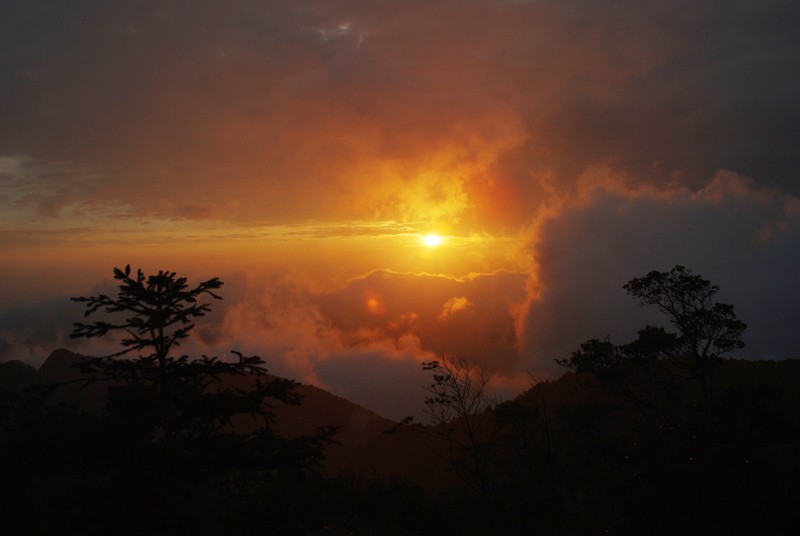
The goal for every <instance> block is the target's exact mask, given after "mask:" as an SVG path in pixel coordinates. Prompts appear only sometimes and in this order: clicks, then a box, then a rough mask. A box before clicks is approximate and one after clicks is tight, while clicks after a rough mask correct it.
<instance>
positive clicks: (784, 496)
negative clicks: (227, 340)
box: [0, 267, 800, 535]
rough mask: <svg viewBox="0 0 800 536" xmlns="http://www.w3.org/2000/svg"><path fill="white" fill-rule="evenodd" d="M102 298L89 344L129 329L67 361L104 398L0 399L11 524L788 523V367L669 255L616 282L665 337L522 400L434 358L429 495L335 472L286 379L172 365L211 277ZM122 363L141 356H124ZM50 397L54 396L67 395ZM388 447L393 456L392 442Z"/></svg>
mask: <svg viewBox="0 0 800 536" xmlns="http://www.w3.org/2000/svg"><path fill="white" fill-rule="evenodd" d="M115 277H116V279H117V280H118V281H119V283H120V286H119V293H118V295H117V296H116V297H108V296H103V295H98V296H94V297H88V298H77V299H76V300H77V301H79V302H81V303H84V304H85V305H86V307H87V309H86V311H87V316H91V315H94V314H97V313H100V314H104V316H103V318H102V320H98V321H94V322H92V323H80V324H76V329H75V332H74V334H75V335H76V336H83V337H95V336H109V335H110V334H112V335H113V334H114V333H121V334H122V336H121V338H120V344H121V351H120V352H119V353H118V354H115V356H108V357H103V358H86V359H84V360H82V361H81V363H80V366H79V368H80V378H81V379H80V382H81V385H82V386H83V388H84V389H85V390H91V389H95V390H97V389H98V387H100V386H102V389H100V390H99V391H97V392H101V393H103V395H102V396H103V405H102V407H100V408H97V410H89V409H87V408H86V407H82V406H80V405H78V404H67V403H64V401H63V399H59V398H58V396H57V395H58V392H59V390H60V389H63V388H64V387H65V386H64V385H59V384H50V385H41V384H39V385H36V386H33V387H31V388H29V389H27V390H25V391H24V392H14V391H13V390H12V391H7V392H0V456H2V460H3V464H2V465H1V466H0V482H2V484H0V486H1V487H0V519H2V520H3V521H2V523H3V532H4V533H6V534H65V533H84V534H108V533H114V534H220V533H226V534H389V535H391V534H459V535H465V534H552V535H556V534H631V535H633V534H664V535H667V534H676V535H677V534H753V533H757V534H793V533H794V531H795V530H796V527H797V525H798V522H800V514H798V512H797V508H796V504H797V500H798V498H800V362H797V361H786V362H781V363H771V362H760V363H757V362H740V361H732V360H729V359H726V355H727V354H728V352H730V351H731V350H733V349H735V348H738V347H740V346H741V334H742V332H743V331H744V329H745V326H744V324H743V323H742V322H741V321H739V320H738V319H737V318H736V316H735V314H734V312H733V308H732V307H731V306H728V305H725V304H717V303H715V302H714V301H713V297H714V295H715V294H716V292H717V290H718V289H717V287H716V286H714V285H712V284H711V283H710V282H709V281H707V280H705V279H703V278H701V277H699V276H696V275H693V274H691V272H689V271H688V270H686V269H684V268H682V267H676V268H675V269H673V270H672V271H670V272H664V273H662V272H651V273H650V274H647V275H646V276H645V277H642V278H637V279H634V280H632V281H631V282H629V283H628V284H627V285H626V286H625V288H626V290H628V292H629V293H630V294H631V295H632V297H634V298H635V299H637V300H639V301H640V302H641V303H642V304H643V305H653V306H656V307H658V308H659V309H660V310H661V311H662V312H664V313H665V315H666V319H667V321H668V323H669V324H670V325H671V326H672V328H674V331H668V330H667V329H665V328H656V327H650V326H646V327H644V328H643V329H642V330H641V331H640V333H639V336H638V337H637V339H636V340H634V341H632V342H630V343H627V344H622V345H616V344H614V343H612V341H610V340H608V339H602V340H600V339H594V340H590V341H587V342H586V343H584V344H583V345H582V346H581V348H580V349H579V350H577V351H575V352H573V353H572V354H571V355H570V356H566V357H564V358H561V359H559V362H560V363H561V364H562V365H563V366H564V367H565V368H566V369H567V371H568V372H567V373H566V374H565V375H564V376H563V377H562V378H560V379H559V380H557V381H554V382H537V381H535V380H533V379H532V381H531V388H530V389H529V390H528V391H527V392H526V393H524V394H523V395H522V396H520V397H518V398H517V399H516V400H513V401H507V402H499V401H495V400H492V399H490V398H489V397H487V396H486V394H485V392H486V390H485V387H486V384H487V382H488V381H489V379H488V376H486V374H485V373H484V371H482V370H481V369H480V368H479V367H477V366H475V365H474V364H472V363H470V362H469V361H467V360H465V359H461V358H458V357H448V356H443V357H442V359H441V360H439V361H437V362H433V363H428V364H426V369H428V370H430V371H431V375H432V383H431V384H430V385H429V387H428V395H429V396H428V397H427V399H426V401H425V402H426V407H427V409H428V417H429V422H428V423H427V424H426V425H425V426H421V425H410V426H406V427H403V429H404V430H405V431H406V432H408V431H414V432H415V433H420V434H423V435H424V436H425V437H426V438H427V441H428V445H429V446H430V448H431V450H432V452H433V453H435V454H436V455H437V456H438V457H439V459H440V460H441V463H442V464H444V465H445V466H446V467H447V468H448V469H449V471H450V474H451V475H453V477H454V479H453V482H454V484H453V485H451V486H445V487H444V491H442V489H443V488H442V487H438V488H437V491H436V492H433V491H432V487H430V486H428V487H427V489H426V488H425V485H426V484H430V483H429V482H428V483H426V482H418V483H410V482H407V481H402V480H398V479H391V478H387V477H385V476H382V475H377V474H370V475H363V474H354V473H350V474H330V473H326V472H325V471H324V465H323V462H324V455H325V450H326V448H327V447H328V446H329V445H331V444H333V443H334V442H335V441H336V432H337V430H336V429H335V428H330V427H328V428H323V429H320V430H318V431H317V433H315V434H310V435H304V436H300V437H294V438H283V437H281V436H280V435H278V434H277V433H275V432H274V428H275V419H276V415H277V413H276V409H277V408H278V407H279V406H281V405H287V404H288V405H292V404H300V403H302V400H301V399H300V397H299V396H298V395H297V394H296V392H295V391H296V389H295V388H296V384H295V383H294V382H291V381H288V380H281V379H275V378H272V377H269V376H267V375H266V374H265V372H266V370H265V368H264V363H263V361H261V360H260V358H258V357H255V356H253V357H247V356H243V355H241V354H238V353H234V356H235V358H234V359H233V360H231V361H224V362H223V361H221V360H218V359H216V358H209V357H202V358H200V359H189V358H188V357H186V356H177V357H176V356H174V355H173V352H174V350H175V349H176V348H177V347H178V346H179V345H180V343H181V341H182V340H183V339H185V338H186V337H187V336H189V334H190V332H191V329H192V327H193V321H194V319H196V318H199V317H201V316H203V315H204V314H205V313H206V312H207V311H208V310H209V307H210V302H209V303H203V302H202V300H203V299H207V300H215V299H218V297H217V295H216V292H217V290H218V289H219V288H220V286H221V285H222V283H221V282H220V281H218V280H216V279H212V280H209V281H206V282H203V283H201V284H200V285H198V286H195V287H190V286H189V285H188V283H187V281H186V280H185V279H183V278H178V277H176V275H175V274H173V273H169V272H160V273H158V274H156V275H154V276H149V277H145V276H144V275H143V274H141V272H139V273H137V274H132V273H131V271H130V269H129V268H126V269H125V270H115ZM132 354H135V356H134V357H130V355H132ZM59 400H61V401H60V402H59ZM389 455H391V456H395V457H402V456H403V455H404V452H403V450H402V444H401V443H399V442H398V447H397V450H396V451H394V452H391V453H389Z"/></svg>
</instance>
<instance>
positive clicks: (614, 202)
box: [523, 169, 800, 372]
mask: <svg viewBox="0 0 800 536" xmlns="http://www.w3.org/2000/svg"><path fill="white" fill-rule="evenodd" d="M540 225H541V227H540V229H539V232H538V234H537V235H536V236H537V237H538V239H537V241H536V243H535V244H533V245H532V250H531V251H532V254H533V255H534V256H535V258H537V259H539V269H538V272H537V274H538V275H537V277H538V279H539V285H540V287H539V288H540V290H541V291H540V292H539V293H537V296H536V298H535V299H533V300H532V301H531V305H530V310H529V312H528V315H527V318H526V321H525V336H524V341H525V342H524V344H523V346H524V353H525V355H526V356H527V359H528V363H530V366H531V368H532V369H533V370H543V371H553V372H555V371H557V367H556V366H555V364H554V363H553V359H554V358H556V357H563V356H567V355H569V352H571V351H573V350H576V349H577V347H578V345H579V344H580V343H581V342H583V341H585V340H587V339H590V338H602V337H604V336H606V335H610V336H612V338H614V340H615V341H616V342H628V341H629V340H632V339H633V338H634V337H635V336H636V331H637V330H638V329H640V328H642V327H643V326H644V325H645V324H648V323H650V324H655V325H664V326H667V324H666V323H665V320H666V319H665V318H664V317H663V316H661V315H659V313H658V312H657V311H656V310H652V309H644V310H643V309H642V308H641V307H639V306H638V305H637V304H636V303H635V302H634V301H633V300H632V299H631V298H630V297H629V296H627V295H626V293H625V291H624V290H623V289H622V285H623V284H624V283H626V282H627V281H628V280H630V279H631V278H633V277H638V276H642V275H644V274H646V273H647V272H649V271H650V270H664V271H666V270H669V269H670V268H672V267H673V266H674V265H675V264H683V265H685V266H687V267H689V268H690V269H691V270H693V271H694V272H695V273H698V274H700V275H702V276H704V277H705V278H707V279H710V280H711V281H712V282H713V283H715V284H717V285H719V286H720V288H721V290H720V293H719V295H718V297H717V299H718V300H719V301H721V302H723V303H730V304H733V305H734V307H735V310H736V313H737V315H738V316H739V317H740V318H741V319H742V320H743V321H745V322H746V323H747V324H748V329H747V331H746V332H745V336H744V340H745V343H746V347H745V349H744V350H742V351H740V352H739V353H738V354H737V355H738V356H739V357H750V358H757V359H785V358H797V357H800V353H799V352H798V349H797V346H796V344H795V342H794V340H793V339H792V337H787V334H789V333H795V332H797V329H798V328H800V324H798V319H800V305H798V304H800V284H798V278H797V274H798V273H800V199H798V198H797V197H794V196H791V195H788V194H785V193H783V192H781V191H778V190H774V189H765V188H760V187H758V186H756V185H755V184H754V183H753V182H752V181H750V180H748V179H746V178H744V177H741V176H739V175H736V174H733V173H730V172H720V173H718V174H717V175H716V176H715V177H714V178H713V179H712V180H710V181H709V182H708V183H707V184H706V185H705V186H704V187H703V188H702V189H700V190H699V191H691V190H689V189H685V188H680V187H673V188H666V189H653V188H649V187H645V188H642V187H636V186H631V185H630V184H629V182H628V181H626V180H625V179H624V177H621V176H619V175H616V174H614V173H612V172H610V171H609V170H608V169H596V170H593V171H591V172H588V173H587V174H586V175H585V176H584V178H583V180H581V181H579V185H578V188H577V191H576V193H575V194H574V196H572V197H570V198H569V199H568V200H565V201H564V203H563V204H562V205H560V206H559V207H558V208H557V209H554V210H553V212H552V213H551V214H550V215H549V216H544V217H543V219H542V222H541V223H540Z"/></svg>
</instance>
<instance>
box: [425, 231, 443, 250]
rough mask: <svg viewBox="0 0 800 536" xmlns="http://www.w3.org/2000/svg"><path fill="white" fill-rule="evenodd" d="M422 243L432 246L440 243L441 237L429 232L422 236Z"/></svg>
mask: <svg viewBox="0 0 800 536" xmlns="http://www.w3.org/2000/svg"><path fill="white" fill-rule="evenodd" d="M422 243H423V244H425V245H426V246H428V247H430V248H432V247H436V246H438V245H439V244H441V243H442V237H441V236H439V235H435V234H429V235H425V236H423V237H422Z"/></svg>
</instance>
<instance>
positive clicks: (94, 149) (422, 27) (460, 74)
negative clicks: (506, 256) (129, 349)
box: [0, 0, 800, 227]
mask: <svg viewBox="0 0 800 536" xmlns="http://www.w3.org/2000/svg"><path fill="white" fill-rule="evenodd" d="M37 6H39V7H37V8H36V9H34V8H32V7H30V6H29V5H28V3H27V2H23V1H22V0H19V1H14V2H12V3H11V4H10V7H9V10H8V13H9V19H8V20H9V21H10V22H9V24H8V31H7V32H4V35H3V37H2V41H1V42H0V44H1V45H2V49H3V50H4V51H5V53H4V54H3V55H2V56H0V61H2V67H3V72H4V73H6V76H5V77H4V78H5V79H6V80H7V81H8V83H6V84H4V85H3V89H2V90H0V115H2V116H3V117H4V118H6V121H4V122H3V126H2V127H0V155H5V156H6V157H16V156H17V155H25V156H26V157H28V158H31V159H32V160H33V161H35V162H37V163H39V165H52V164H53V163H57V162H62V163H69V164H70V166H71V168H70V170H71V171H70V174H71V176H72V177H74V178H75V180H81V181H83V182H84V183H86V184H87V186H88V187H86V188H81V189H80V192H79V195H78V196H77V197H76V198H75V199H74V201H75V202H78V203H82V204H90V205H92V206H100V205H104V204H115V205H117V206H120V207H124V208H125V212H128V211H131V212H133V213H151V212H152V203H153V199H154V198H163V199H166V200H168V202H167V203H165V204H164V205H163V208H164V210H165V211H166V212H165V213H164V214H163V216H165V217H175V218H212V219H215V218H219V217H222V216H224V217H225V218H227V219H234V220H237V221H247V222H253V221H259V222H260V223H264V222H265V221H269V222H270V223H275V222H289V221H303V220H307V219H309V218H316V219H323V220H328V221H330V220H333V219H337V218H342V217H346V218H347V219H369V218H382V219H396V220H419V219H426V220H429V221H436V220H452V221H455V222H461V223H462V224H467V223H468V224H470V225H473V226H484V227H486V226H493V225H499V226H503V225H508V224H511V223H513V224H518V223H520V219H519V217H523V219H524V217H529V216H531V215H532V211H533V210H535V209H536V205H537V203H536V202H533V203H521V204H515V203H514V200H515V199H517V198H516V196H514V193H515V192H516V193H520V194H522V195H523V197H527V194H533V195H540V194H542V192H541V191H540V190H539V189H538V186H537V185H536V184H535V182H536V181H533V180H532V179H531V177H532V175H531V174H532V173H533V174H541V173H551V174H552V176H553V177H555V179H556V180H557V181H558V182H559V183H562V184H571V182H572V181H573V180H574V179H575V177H576V176H578V175H579V174H580V173H582V172H583V170H584V169H585V168H586V166H587V165H588V164H590V163H592V162H596V161H598V160H605V159H608V158H613V159H616V161H617V162H618V166H619V167H620V169H623V170H627V171H628V172H629V173H630V174H632V175H643V174H647V175H649V176H651V177H653V178H656V179H657V180H658V181H659V182H665V181H669V180H672V179H674V178H675V177H679V178H680V179H681V180H683V181H687V182H690V183H691V185H692V186H693V187H697V186H698V185H699V184H700V183H701V182H702V181H703V180H704V179H705V178H706V177H707V176H709V175H710V174H711V173H713V171H715V170H716V169H721V168H727V169H735V170H737V171H738V172H740V173H743V174H746V175H748V176H752V177H757V178H758V179H759V180H765V181H772V182H774V183H776V184H780V185H781V186H782V187H783V188H784V189H786V190H787V191H790V192H794V193H797V191H796V189H795V188H796V185H795V181H794V180H793V177H794V171H793V170H794V169H797V167H798V164H800V162H798V160H797V158H798V157H797V152H796V151H794V150H793V149H794V147H796V146H797V141H798V137H799V136H800V127H798V126H797V125H798V124H800V122H798V121H795V120H793V118H794V117H795V115H796V112H795V111H794V110H796V109H797V106H796V104H795V99H794V95H796V94H797V89H798V88H799V87H800V77H798V75H795V74H793V73H795V72H796V71H797V69H794V66H795V63H796V61H797V58H798V53H799V52H798V51H799V50H800V48H799V45H798V39H797V37H796V32H794V27H795V25H794V24H792V22H791V21H793V20H796V17H797V12H796V6H795V5H794V4H793V3H792V2H772V3H770V4H769V5H759V6H758V8H757V9H755V8H753V6H752V5H751V4H750V3H746V2H729V3H726V4H725V5H720V4H717V3H714V2H711V1H708V2H706V1H702V2H681V3H680V4H679V7H676V5H675V4H674V3H671V4H664V3H663V2H654V1H652V2H651V1H648V2H626V3H625V4H624V7H621V6H620V5H619V4H618V3H614V4H610V3H602V2H590V1H587V0H575V1H570V2H513V1H508V2H505V1H501V2H489V3H487V2H451V1H446V2H421V1H412V2H403V3H396V2H389V3H380V4H375V3H373V2H364V1H356V0H351V1H340V2H333V3H331V2H319V1H302V2H293V3H291V4H285V3H281V2H262V3H259V4H258V5H255V4H252V3H251V2H244V1H241V2H239V1H237V2H228V3H225V4H219V3H215V2H210V1H200V2H194V3H193V5H192V9H191V12H188V11H186V10H185V9H184V8H183V7H181V6H180V5H177V4H175V5H164V4H163V3H161V2H144V3H142V2H135V3H134V2H115V3H114V5H113V6H111V5H108V6H98V5H92V4H87V5H86V6H84V7H82V8H80V9H77V8H76V9H69V10H67V9H65V8H64V7H63V6H62V5H60V4H59V3H58V2H40V3H38V4H37ZM89 110H91V113H89V112H88V111H89ZM698 148H702V150H698ZM87 170H91V172H90V171H87ZM310 190H313V191H314V195H313V196H308V195H307V192H309V191H310ZM479 192H480V193H482V194H483V195H471V194H477V193H479ZM496 197H500V198H501V200H502V204H503V205H506V204H507V205H509V206H507V207H506V208H507V210H502V206H497V199H496ZM53 200H56V197H53ZM45 201H46V200H45V199H42V200H40V202H39V204H38V206H39V207H40V210H42V211H43V212H44V213H49V214H51V215H56V214H58V208H57V207H56V206H53V207H48V205H47V203H46V202H45ZM212 206H217V207H220V206H221V207H224V208H223V210H222V213H220V212H218V211H215V210H212V209H211V207H212ZM156 212H158V213H159V214H160V212H159V211H156ZM516 212H520V213H521V214H519V215H518V216H519V217H517V218H515V217H514V216H515V214H514V213H516ZM475 214H480V215H481V216H482V217H483V218H484V220H483V221H476V220H475V219H473V216H474V215H475ZM491 216H494V218H496V221H492V220H486V218H489V217H491Z"/></svg>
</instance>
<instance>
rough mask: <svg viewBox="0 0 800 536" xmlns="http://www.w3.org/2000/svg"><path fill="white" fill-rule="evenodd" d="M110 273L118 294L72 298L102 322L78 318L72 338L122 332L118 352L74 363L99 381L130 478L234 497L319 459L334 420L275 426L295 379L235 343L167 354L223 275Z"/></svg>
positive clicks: (310, 467)
mask: <svg viewBox="0 0 800 536" xmlns="http://www.w3.org/2000/svg"><path fill="white" fill-rule="evenodd" d="M114 278H115V279H116V280H117V281H119V287H118V288H119V290H118V293H117V295H116V296H107V295H104V294H98V295H96V296H91V297H78V298H72V299H73V300H74V301H76V302H79V303H84V304H85V305H86V311H85V316H87V317H88V316H90V315H93V314H96V313H101V312H102V313H105V318H103V319H102V320H96V321H94V322H91V323H76V324H75V329H74V331H73V333H72V336H73V337H86V338H94V337H102V336H106V335H109V334H113V333H121V334H122V338H121V341H120V343H121V345H122V347H123V349H122V350H121V351H119V352H116V353H113V354H111V355H108V356H103V357H93V358H86V359H85V360H84V361H83V362H82V363H81V364H80V365H79V368H80V369H81V370H82V371H83V372H84V373H85V374H86V375H87V380H86V381H87V383H88V384H93V383H97V382H106V385H107V398H106V415H107V418H108V419H109V420H110V426H111V427H112V429H114V430H115V432H116V433H117V434H118V435H119V436H120V442H119V444H118V445H116V448H118V449H120V450H122V451H125V453H126V454H125V456H124V457H123V458H124V460H126V461H125V463H127V464H129V465H130V466H131V467H132V468H133V469H134V474H133V476H132V478H135V474H136V473H144V474H149V475H150V476H151V477H153V479H154V481H158V482H161V484H162V486H167V485H172V486H178V488H180V490H181V491H180V492H181V493H185V494H194V493H196V492H197V490H200V489H209V490H210V491H209V493H210V494H211V495H212V496H216V495H215V494H216V491H214V490H215V489H219V490H221V491H224V493H233V494H234V495H237V494H243V493H244V494H246V493H249V491H248V490H249V489H264V488H263V485H262V484H260V483H259V482H258V480H259V479H261V480H262V481H263V480H264V479H268V480H269V479H274V478H278V479H281V478H284V479H285V477H288V478H304V476H303V475H308V474H313V473H314V472H315V471H316V470H317V469H318V468H319V467H320V465H321V463H322V461H323V460H324V456H323V451H324V448H325V447H326V446H327V445H328V444H330V443H331V442H332V436H333V435H334V434H335V432H336V428H334V427H328V428H324V429H320V430H319V431H318V432H317V433H316V434H314V435H311V436H302V437H299V438H294V439H284V438H282V437H280V436H278V435H276V434H275V433H274V431H273V425H274V423H275V418H276V415H275V411H274V410H275V409H276V407H277V406H278V405H294V404H299V403H300V400H301V396H300V395H299V394H298V393H296V392H295V387H296V386H297V385H298V384H297V383H295V382H294V381H291V380H286V379H280V378H274V377H269V376H267V374H266V372H267V370H266V368H265V367H264V361H263V360H262V359H261V358H260V357H258V356H244V355H243V354H241V353H239V352H236V351H234V352H233V355H234V360H232V361H222V360H220V359H218V358H217V357H208V356H202V357H200V358H198V359H190V358H189V357H188V356H186V355H180V356H174V355H173V354H172V351H173V350H174V349H175V348H176V347H178V346H180V344H181V342H182V341H183V340H184V339H186V338H187V337H188V336H189V335H190V333H191V331H192V329H193V328H194V326H195V324H194V320H195V319H197V318H199V317H202V316H204V315H205V314H206V313H208V312H209V311H210V308H211V303H210V302H208V301H206V302H204V301H202V300H203V298H208V299H209V300H219V299H221V298H220V296H218V295H217V294H216V291H217V290H218V289H219V288H220V287H221V286H222V281H220V280H219V279H218V278H214V279H209V280H207V281H203V282H201V283H199V284H198V285H196V286H194V287H192V286H190V285H188V283H187V279H186V278H184V277H177V276H176V274H175V273H174V272H166V271H159V272H158V273H157V274H155V275H150V276H145V275H144V274H143V273H142V271H141V270H138V271H137V273H136V274H135V275H133V274H132V273H131V269H130V266H126V268H125V269H124V270H120V269H117V268H115V269H114ZM131 353H136V356H135V357H132V358H129V357H128V356H129V354H131ZM153 473H160V474H158V475H156V476H153ZM164 474H166V475H168V476H167V477H165V476H163V475H164ZM292 475H295V476H292ZM129 476H131V473H129ZM170 483H171V484H170ZM142 486H144V487H149V486H151V484H150V482H143V483H142ZM209 486H210V487H209ZM145 493H146V492H145ZM261 493H263V492H261ZM274 500H276V499H275V498H273V501H274ZM187 501H188V499H187ZM188 504H189V503H188V502H186V503H184V504H183V505H182V506H186V507H188Z"/></svg>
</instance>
